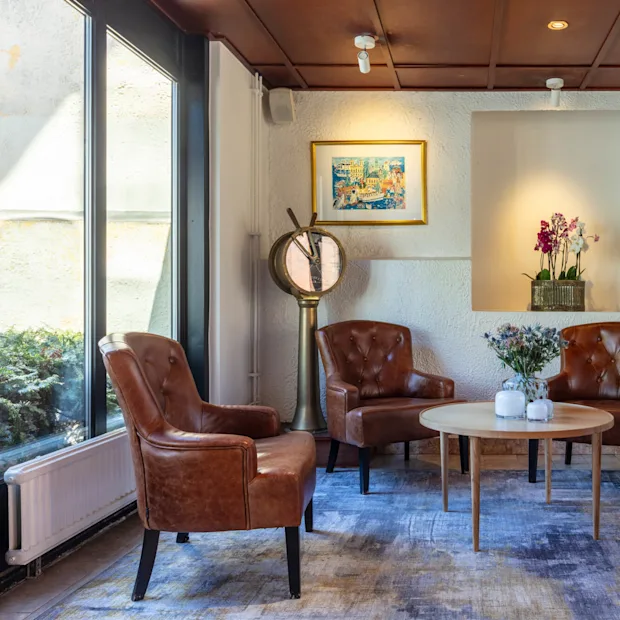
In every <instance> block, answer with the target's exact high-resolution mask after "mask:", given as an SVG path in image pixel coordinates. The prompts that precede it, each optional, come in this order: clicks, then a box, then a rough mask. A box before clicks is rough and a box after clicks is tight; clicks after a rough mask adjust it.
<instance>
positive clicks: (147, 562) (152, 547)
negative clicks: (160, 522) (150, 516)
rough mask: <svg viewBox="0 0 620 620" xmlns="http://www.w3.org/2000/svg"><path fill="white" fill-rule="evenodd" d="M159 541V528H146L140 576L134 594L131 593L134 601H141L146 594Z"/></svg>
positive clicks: (139, 569)
mask: <svg viewBox="0 0 620 620" xmlns="http://www.w3.org/2000/svg"><path fill="white" fill-rule="evenodd" d="M158 542H159V530H146V529H145V530H144V539H143V540H142V553H141V555H140V566H139V567H138V576H137V577H136V583H135V584H134V587H133V594H132V595H131V600H132V601H141V600H142V599H143V598H144V595H145V594H146V589H147V588H148V587H149V581H150V579H151V573H152V572H153V564H154V563H155V555H156V554H157V543H158Z"/></svg>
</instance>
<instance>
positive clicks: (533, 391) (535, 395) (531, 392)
mask: <svg viewBox="0 0 620 620" xmlns="http://www.w3.org/2000/svg"><path fill="white" fill-rule="evenodd" d="M502 387H503V389H504V390H510V391H518V392H523V394H524V395H525V404H526V405H527V404H528V403H531V402H532V401H535V400H538V399H539V398H547V396H548V393H549V388H548V385H547V381H546V379H538V378H536V377H526V376H524V375H520V374H516V375H515V376H514V377H512V378H511V379H506V381H504V383H502Z"/></svg>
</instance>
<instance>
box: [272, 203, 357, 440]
mask: <svg viewBox="0 0 620 620" xmlns="http://www.w3.org/2000/svg"><path fill="white" fill-rule="evenodd" d="M287 213H288V214H289V216H290V218H291V220H292V221H293V225H294V226H295V230H294V231H292V232H289V233H286V234H285V235H282V236H281V237H280V238H279V239H278V240H277V241H276V242H275V243H274V244H273V247H272V248H271V252H270V253H269V272H270V273H271V277H272V278H273V279H274V281H275V283H276V284H277V285H278V286H279V287H280V288H281V289H282V290H283V291H284V292H285V293H289V294H290V295H293V296H294V297H296V298H297V303H298V305H299V358H298V363H297V407H296V409H295V417H294V418H293V423H292V425H291V428H292V429H293V430H298V431H318V430H322V429H324V428H325V419H324V417H323V414H322V412H321V405H320V402H319V366H318V356H317V347H316V340H315V337H314V333H315V331H316V325H317V307H318V305H319V301H320V299H321V297H322V296H323V295H325V294H326V293H329V292H330V291H331V290H332V289H333V288H334V287H335V286H336V285H337V284H338V283H339V282H340V279H341V278H342V274H343V273H344V269H345V264H346V257H345V254H344V250H343V249H342V245H341V244H340V242H339V241H338V239H336V237H334V236H333V235H332V234H331V233H329V232H327V231H326V230H323V229H322V228H317V227H316V226H315V225H314V223H315V221H316V213H315V214H314V215H313V216H312V220H311V222H310V226H307V227H301V226H300V225H299V222H298V221H297V218H296V217H295V214H294V213H293V211H292V210H291V209H287Z"/></svg>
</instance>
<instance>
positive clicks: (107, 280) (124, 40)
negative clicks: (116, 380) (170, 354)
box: [0, 0, 207, 479]
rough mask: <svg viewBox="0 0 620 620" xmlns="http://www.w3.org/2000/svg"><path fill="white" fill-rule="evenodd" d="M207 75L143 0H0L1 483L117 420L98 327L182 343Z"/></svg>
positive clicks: (200, 291) (198, 288) (200, 206)
mask: <svg viewBox="0 0 620 620" xmlns="http://www.w3.org/2000/svg"><path fill="white" fill-rule="evenodd" d="M204 67H205V56H204V44H203V41H202V39H199V38H198V37H195V38H192V37H186V36H185V35H183V34H182V33H181V32H180V31H179V30H178V28H177V27H176V26H174V25H173V24H172V23H171V22H169V21H168V20H167V19H166V18H164V17H163V16H162V15H161V14H160V13H159V12H158V11H157V10H156V9H155V8H154V6H153V5H152V4H150V3H149V2H146V1H145V0H19V2H17V1H15V2H13V1H8V0H0V258H1V260H0V479H1V477H2V474H3V473H4V471H5V470H6V469H7V467H9V466H10V465H13V464H15V463H18V462H21V461H25V460H29V459H31V458H33V457H36V456H39V455H42V454H45V453H47V452H50V451H53V450H56V449H59V448H61V447H64V446H67V445H71V444H73V443H77V442H79V441H82V440H83V439H86V438H88V437H92V436H94V435H97V434H100V433H104V432H106V431H110V430H112V429H114V428H118V427H120V426H122V423H123V420H122V415H121V412H120V410H119V408H118V404H117V402H116V398H115V395H114V393H113V390H112V389H111V386H110V384H109V381H106V376H105V371H104V369H103V364H102V362H101V358H100V355H99V352H98V349H97V342H98V340H99V339H100V338H101V337H103V336H104V335H105V334H107V333H111V332H127V331H145V332H152V333H156V334H161V335H165V336H170V337H173V338H177V339H180V340H181V341H182V342H183V343H184V344H186V342H184V341H183V337H182V336H183V334H182V333H181V329H183V325H184V324H185V321H187V320H189V319H187V317H188V316H189V314H190V312H189V311H188V310H187V306H188V305H191V304H190V303H189V302H188V298H189V297H190V296H191V295H193V294H195V295H197V297H202V298H204V294H205V290H206V288H207V285H206V282H205V281H204V280H203V281H202V282H200V280H194V282H193V285H192V287H191V292H190V287H189V285H188V284H187V281H188V280H187V278H188V275H187V272H186V273H185V280H184V284H181V280H180V271H181V262H182V260H183V262H184V264H187V262H188V261H187V252H188V251H189V250H188V248H187V244H185V245H184V246H183V240H182V239H183V228H182V226H185V224H181V222H184V221H186V220H184V219H183V218H184V217H187V216H186V215H184V214H185V213H187V211H188V209H190V206H189V205H190V202H192V206H191V209H192V212H193V213H194V214H197V215H194V216H193V217H194V221H200V218H201V217H206V215H204V214H206V209H205V205H204V202H201V198H200V188H199V186H200V184H201V183H202V184H203V186H202V194H203V196H204V182H205V178H202V177H200V174H197V176H196V179H195V181H194V183H193V189H192V188H190V176H191V175H190V173H188V172H185V173H184V176H183V178H182V179H181V176H180V174H179V171H180V163H179V158H180V157H181V156H184V157H186V158H188V157H190V155H189V153H188V149H189V148H192V149H194V156H193V160H192V161H194V162H197V163H198V164H199V165H198V166H195V169H196V170H200V165H202V166H204V157H205V156H206V155H205V154H204V140H203V142H202V144H201V141H200V139H198V138H200V135H199V134H200V132H201V131H203V130H204V125H203V122H204V105H203V104H204V90H203V89H204V83H205V82H204V79H205V75H204ZM186 72H187V75H184V73H186ZM182 77H183V83H184V88H185V91H184V92H182V89H181V88H180V86H179V83H180V81H181V78H182ZM192 88H193V89H194V90H193V91H192V90H191V89H192ZM182 97H185V99H184V100H183V101H182ZM192 98H193V103H192ZM182 105H185V106H186V109H189V107H190V106H192V105H193V107H192V109H193V110H194V112H193V120H191V121H190V120H187V121H185V122H182V121H183V119H184V118H185V117H184V116H183V113H182ZM196 111H198V112H199V113H198V114H196ZM191 123H194V126H193V127H194V132H193V135H192V136H191V137H190V132H191V131H192V127H190V124H191ZM196 127H198V132H196V131H195V129H196ZM183 136H185V138H183ZM203 138H204V135H203ZM188 145H190V146H188ZM183 147H185V148H186V151H185V152H183V150H182V149H183ZM182 153H183V155H182ZM203 169H204V168H203ZM196 231H199V229H198V228H196V229H195V230H194V231H193V237H192V239H195V243H196V245H197V246H198V247H201V246H202V247H203V248H204V245H205V242H206V239H205V238H204V235H203V236H202V238H200V235H198V236H197V235H196ZM181 248H182V250H181ZM182 252H183V254H182ZM181 255H182V258H181ZM205 273H206V272H205ZM203 275H204V274H203ZM190 277H191V276H190ZM182 289H183V290H184V291H185V292H184V295H185V297H184V298H183V299H182V298H181V295H180V291H181V290H182ZM201 303H202V302H201ZM193 307H195V308H197V309H199V311H198V312H197V313H196V315H197V317H198V322H199V323H200V316H204V314H205V313H204V309H203V310H200V308H201V307H204V306H201V305H200V303H198V304H194V305H193ZM184 308H185V309H184ZM185 333H187V328H185ZM196 334H197V335H198V336H200V324H199V329H197V330H196ZM196 342H197V343H198V345H197V347H196V349H197V351H198V353H197V354H195V355H194V358H195V359H197V360H198V361H200V355H201V354H202V351H204V350H205V347H204V343H205V341H204V339H202V340H201V339H200V338H197V339H196ZM190 355H191V353H190Z"/></svg>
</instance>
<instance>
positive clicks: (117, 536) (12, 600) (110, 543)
mask: <svg viewBox="0 0 620 620" xmlns="http://www.w3.org/2000/svg"><path fill="white" fill-rule="evenodd" d="M543 458H544V457H543V456H542V455H541V456H540V457H539V464H538V467H539V469H543V468H544V461H543ZM439 466H440V456H439V455H438V454H436V455H435V454H428V455H417V456H413V455H412V457H411V461H409V463H405V461H404V459H403V457H402V455H389V456H379V457H376V458H375V459H373V461H372V465H371V467H372V468H377V467H380V468H383V467H385V468H391V469H395V468H397V469H405V468H407V469H414V470H415V469H422V470H429V469H439ZM450 467H451V468H453V469H459V467H460V465H459V457H458V456H455V455H451V456H450ZM590 467H591V456H589V455H574V456H573V464H572V465H570V466H567V465H564V457H563V456H554V458H553V468H554V469H590ZM482 468H483V469H508V470H514V469H523V470H526V469H527V456H526V455H506V456H504V455H502V456H497V455H486V456H484V455H483V456H482ZM603 469H604V470H611V469H620V457H618V456H615V455H603ZM538 484H544V482H543V481H542V480H541V481H540V482H539V483H538ZM141 539H142V526H141V524H140V522H139V520H138V518H137V515H132V516H130V517H128V518H127V519H125V520H124V521H123V522H121V523H119V524H116V525H114V526H112V527H110V528H109V529H107V530H104V531H103V532H101V533H100V534H98V535H97V536H96V537H95V538H93V539H91V540H90V541H88V542H87V543H85V544H84V545H83V546H82V547H80V548H79V549H77V550H76V551H74V552H73V553H71V554H70V555H68V556H66V557H64V558H62V559H60V560H58V561H57V562H56V563H55V564H53V565H51V566H48V567H47V568H46V569H45V570H44V571H43V574H42V575H41V576H40V577H38V578H36V579H32V580H28V581H25V582H22V583H21V584H19V585H17V586H16V587H15V588H13V589H12V590H10V591H9V592H7V593H5V594H4V595H3V596H0V620H26V619H34V618H36V617H37V616H38V615H39V614H41V613H43V612H44V611H46V610H47V609H49V608H50V607H51V606H53V605H54V604H55V603H56V602H58V601H59V600H62V599H63V598H64V597H65V596H67V595H68V594H70V593H71V592H72V591H74V590H76V589H77V588H79V587H80V586H81V585H82V584H84V583H87V582H88V581H89V580H90V579H91V578H93V577H94V576H95V575H97V574H99V573H100V572H101V571H103V570H104V569H106V568H107V567H108V566H110V565H111V564H113V563H114V562H116V561H117V560H118V559H120V558H121V557H123V555H125V554H126V553H127V552H128V551H130V550H131V549H133V548H134V547H135V546H136V545H137V544H139V543H140V541H141ZM128 596H129V594H128Z"/></svg>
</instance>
